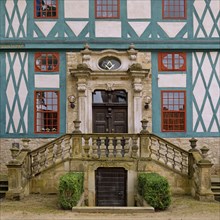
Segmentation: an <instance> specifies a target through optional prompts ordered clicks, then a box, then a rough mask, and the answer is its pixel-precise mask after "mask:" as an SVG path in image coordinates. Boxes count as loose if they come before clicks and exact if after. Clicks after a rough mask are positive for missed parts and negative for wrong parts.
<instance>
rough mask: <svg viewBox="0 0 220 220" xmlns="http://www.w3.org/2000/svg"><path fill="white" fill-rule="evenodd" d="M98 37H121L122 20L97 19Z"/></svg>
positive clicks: (96, 29) (96, 32) (96, 33)
mask: <svg viewBox="0 0 220 220" xmlns="http://www.w3.org/2000/svg"><path fill="white" fill-rule="evenodd" d="M95 36H96V37H103V38H106V37H121V22H120V21H96V22H95Z"/></svg>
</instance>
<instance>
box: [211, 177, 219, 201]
mask: <svg viewBox="0 0 220 220" xmlns="http://www.w3.org/2000/svg"><path fill="white" fill-rule="evenodd" d="M211 181H212V187H211V189H212V192H213V193H214V196H215V200H217V201H219V202H220V176H212V178H211Z"/></svg>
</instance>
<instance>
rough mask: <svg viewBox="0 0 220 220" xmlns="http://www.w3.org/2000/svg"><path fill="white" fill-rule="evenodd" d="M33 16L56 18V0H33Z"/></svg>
mask: <svg viewBox="0 0 220 220" xmlns="http://www.w3.org/2000/svg"><path fill="white" fill-rule="evenodd" d="M34 8H35V13H34V17H35V18H57V17H58V0H35V1H34Z"/></svg>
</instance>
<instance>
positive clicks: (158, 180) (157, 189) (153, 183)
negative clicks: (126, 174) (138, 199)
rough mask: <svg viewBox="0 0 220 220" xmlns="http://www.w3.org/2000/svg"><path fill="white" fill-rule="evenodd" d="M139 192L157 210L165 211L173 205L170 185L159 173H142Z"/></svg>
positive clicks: (139, 180) (139, 179)
mask: <svg viewBox="0 0 220 220" xmlns="http://www.w3.org/2000/svg"><path fill="white" fill-rule="evenodd" d="M138 192H139V194H140V195H141V196H142V197H143V198H144V199H145V200H146V202H147V203H148V204H149V205H151V206H153V207H154V208H155V210H165V209H166V208H168V207H169V205H170V203H171V196H170V187H169V183H168V181H167V179H166V178H165V177H162V176H160V175H159V174H157V173H140V174H139V175H138Z"/></svg>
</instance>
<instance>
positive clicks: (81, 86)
mask: <svg viewBox="0 0 220 220" xmlns="http://www.w3.org/2000/svg"><path fill="white" fill-rule="evenodd" d="M77 85H78V87H77V90H78V92H85V91H86V89H87V84H83V83H78V84H77Z"/></svg>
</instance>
